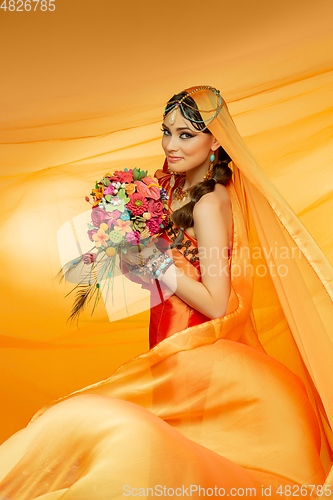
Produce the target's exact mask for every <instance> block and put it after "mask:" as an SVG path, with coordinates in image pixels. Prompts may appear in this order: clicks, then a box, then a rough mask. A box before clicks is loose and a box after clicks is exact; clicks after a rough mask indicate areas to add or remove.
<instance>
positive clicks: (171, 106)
mask: <svg viewBox="0 0 333 500" xmlns="http://www.w3.org/2000/svg"><path fill="white" fill-rule="evenodd" d="M192 89H193V87H192ZM188 90H190V89H185V90H184V91H183V92H186V95H184V96H183V97H182V98H181V99H180V100H174V101H170V102H168V104H167V105H166V107H165V110H164V116H167V115H168V114H169V113H170V112H171V111H172V112H171V114H170V118H169V123H170V125H172V124H173V123H174V122H175V119H176V112H177V109H178V108H181V110H182V112H183V116H185V118H187V119H188V120H190V121H191V122H194V123H202V124H204V125H205V126H204V128H202V129H200V132H202V131H203V130H205V129H206V128H208V127H209V125H210V124H211V123H212V122H213V120H215V118H216V116H217V115H218V113H219V112H220V110H221V108H222V105H223V99H222V96H221V94H220V91H219V90H217V89H216V88H215V87H210V86H209V85H201V86H199V87H195V88H194V89H193V90H190V92H188ZM200 90H210V91H211V92H213V93H214V94H215V95H216V97H217V106H216V108H213V109H197V108H196V107H194V106H191V105H190V104H188V103H187V102H185V99H186V98H187V97H189V96H191V94H194V93H195V92H199V91H200ZM185 107H187V108H191V109H194V110H195V111H199V113H200V114H201V116H202V113H213V115H211V116H209V117H208V118H207V119H204V118H203V119H202V120H195V119H194V118H190V117H189V116H188V115H187V113H186V111H185ZM206 122H208V123H207V124H206Z"/></svg>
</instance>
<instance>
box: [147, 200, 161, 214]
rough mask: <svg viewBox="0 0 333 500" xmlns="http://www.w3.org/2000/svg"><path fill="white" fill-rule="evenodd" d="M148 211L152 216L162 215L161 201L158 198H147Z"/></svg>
mask: <svg viewBox="0 0 333 500" xmlns="http://www.w3.org/2000/svg"><path fill="white" fill-rule="evenodd" d="M148 212H149V213H150V214H151V216H152V217H162V215H163V203H162V202H161V201H160V200H153V199H151V200H149V202H148Z"/></svg>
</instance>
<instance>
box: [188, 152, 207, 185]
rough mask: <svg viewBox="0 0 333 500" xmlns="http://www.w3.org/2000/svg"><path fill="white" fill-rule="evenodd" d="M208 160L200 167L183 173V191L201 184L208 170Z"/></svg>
mask: <svg viewBox="0 0 333 500" xmlns="http://www.w3.org/2000/svg"><path fill="white" fill-rule="evenodd" d="M209 163H210V159H209V158H208V159H207V160H206V161H205V162H204V163H203V164H202V165H200V166H199V167H196V168H192V169H191V170H188V171H187V172H185V183H184V186H183V190H185V189H189V188H190V187H192V186H194V185H195V184H197V183H198V182H201V181H202V179H203V178H204V176H205V174H206V173H207V171H208V168H209Z"/></svg>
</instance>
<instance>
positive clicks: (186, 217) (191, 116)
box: [163, 92, 232, 248]
mask: <svg viewBox="0 0 333 500" xmlns="http://www.w3.org/2000/svg"><path fill="white" fill-rule="evenodd" d="M186 95H187V92H181V93H179V94H176V95H174V96H173V97H172V98H171V99H170V100H169V101H168V103H167V105H166V107H165V112H164V115H163V118H164V117H165V116H166V115H167V114H168V113H169V112H170V111H171V109H172V108H173V107H174V106H175V102H174V101H176V102H177V101H179V100H180V99H181V98H182V97H184V96H186ZM182 102H183V103H184V104H189V106H191V107H188V106H184V107H183V106H179V111H180V112H181V114H182V116H183V117H184V118H185V119H186V120H189V121H190V122H191V124H192V125H193V127H194V128H196V129H197V130H198V131H200V130H202V129H203V128H204V127H205V124H204V122H203V121H202V117H201V115H200V113H199V111H198V107H197V105H196V102H195V101H194V99H192V97H191V96H187V97H185V99H183V101H182ZM184 108H185V109H184ZM193 108H194V109H193ZM203 133H204V134H211V131H210V130H208V128H206V129H205V130H203ZM217 152H218V163H217V164H216V165H214V167H213V173H212V178H211V179H208V180H206V181H201V182H198V183H197V184H195V185H194V186H192V187H191V189H190V191H189V194H190V197H191V201H190V202H189V203H187V204H186V205H184V206H183V207H181V208H178V210H175V211H174V212H173V214H172V220H173V221H174V222H175V224H177V226H178V227H179V228H180V232H179V234H178V236H177V238H176V239H175V240H174V242H173V243H172V245H171V248H174V247H175V246H177V245H178V244H179V243H181V242H182V241H183V237H184V229H185V228H187V227H192V226H193V223H194V221H193V208H194V205H195V204H196V203H197V202H198V201H199V200H200V198H202V197H203V196H204V195H205V194H207V193H211V192H212V191H214V188H215V184H216V183H218V184H223V185H224V186H226V185H227V184H228V183H229V181H230V178H231V176H232V170H231V169H230V168H229V166H228V163H229V162H230V161H231V158H230V157H229V155H228V154H227V153H226V151H225V150H224V149H223V148H222V146H220V147H219V148H218V150H217ZM214 179H215V180H214Z"/></svg>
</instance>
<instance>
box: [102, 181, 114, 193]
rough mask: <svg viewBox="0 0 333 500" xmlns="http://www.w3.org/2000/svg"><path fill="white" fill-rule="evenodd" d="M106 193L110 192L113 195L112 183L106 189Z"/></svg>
mask: <svg viewBox="0 0 333 500" xmlns="http://www.w3.org/2000/svg"><path fill="white" fill-rule="evenodd" d="M106 194H110V195H111V196H112V195H113V194H114V186H112V184H110V185H109V186H108V187H106V188H105V189H104V195H106Z"/></svg>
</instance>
